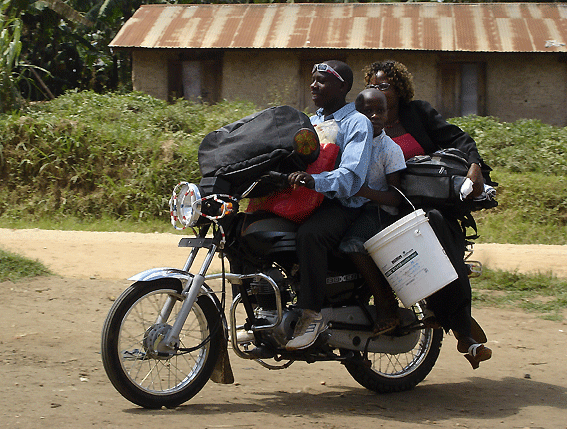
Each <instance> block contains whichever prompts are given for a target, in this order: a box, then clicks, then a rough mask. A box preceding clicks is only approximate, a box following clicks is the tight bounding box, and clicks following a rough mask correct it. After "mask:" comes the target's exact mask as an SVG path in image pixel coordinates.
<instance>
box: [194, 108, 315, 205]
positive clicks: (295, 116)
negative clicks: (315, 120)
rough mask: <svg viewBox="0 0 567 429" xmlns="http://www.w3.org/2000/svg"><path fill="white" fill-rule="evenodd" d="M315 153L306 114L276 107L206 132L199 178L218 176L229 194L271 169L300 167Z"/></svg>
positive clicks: (288, 170)
mask: <svg viewBox="0 0 567 429" xmlns="http://www.w3.org/2000/svg"><path fill="white" fill-rule="evenodd" d="M318 154H319V140H318V138H317V134H316V132H315V129H314V128H313V125H311V122H310V121H309V117H308V116H307V115H306V114H305V113H303V112H300V111H299V110H297V109H294V108H293V107H290V106H277V107H271V108H269V109H265V110H262V111H261V112H258V113H254V114H252V115H249V116H247V117H245V118H242V119H240V120H238V121H236V122H234V123H232V124H229V125H225V126H224V127H222V128H220V129H218V130H216V131H212V132H211V133H209V134H207V135H206V136H205V138H204V139H203V141H202V142H201V144H200V146H199V152H198V157H199V168H200V170H201V175H202V176H203V178H221V179H222V180H223V181H226V182H227V183H229V187H230V189H229V190H227V192H231V193H233V192H239V191H242V190H243V189H244V188H246V187H247V186H248V185H249V184H250V183H251V182H252V181H254V180H256V179H257V178H259V177H260V176H262V175H263V174H265V173H266V172H268V171H271V170H275V171H280V172H282V173H291V172H293V171H298V170H304V169H305V168H306V167H307V165H308V164H310V163H311V162H313V161H314V160H315V159H317V156H318ZM271 190H273V188H272V189H271ZM257 194H258V192H256V193H255V195H250V196H258V195H257Z"/></svg>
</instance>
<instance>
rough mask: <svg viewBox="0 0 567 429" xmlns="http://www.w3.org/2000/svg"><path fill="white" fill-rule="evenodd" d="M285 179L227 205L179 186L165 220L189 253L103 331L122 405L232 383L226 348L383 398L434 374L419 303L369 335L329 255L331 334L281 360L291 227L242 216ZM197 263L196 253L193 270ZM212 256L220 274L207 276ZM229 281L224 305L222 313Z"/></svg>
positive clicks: (157, 403)
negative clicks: (334, 373)
mask: <svg viewBox="0 0 567 429" xmlns="http://www.w3.org/2000/svg"><path fill="white" fill-rule="evenodd" d="M286 177H287V175H286V174H284V173H280V172H277V171H272V172H270V173H268V174H263V175H262V176H260V177H258V178H257V179H255V180H253V181H252V183H251V184H250V186H248V187H247V188H246V189H244V191H243V192H239V193H238V194H234V195H231V194H227V193H224V192H223V191H225V190H226V189H227V188H226V187H225V186H222V181H221V180H220V179H214V180H212V179H211V178H204V179H203V180H201V182H200V184H199V185H196V184H193V183H187V182H182V183H180V184H179V185H177V186H176V188H175V189H174V192H173V195H172V197H171V200H170V209H171V215H172V221H173V223H174V226H176V225H177V224H179V223H180V224H181V225H182V227H183V228H191V229H192V230H193V232H194V235H195V236H194V237H183V238H181V240H180V242H179V246H180V247H187V248H188V249H191V250H190V252H189V256H188V259H187V261H186V262H185V265H184V266H183V267H181V268H155V269H149V270H147V271H144V272H142V273H139V274H137V275H135V276H133V277H131V279H130V280H132V281H133V282H134V283H133V284H132V285H131V286H130V287H128V288H127V289H126V290H125V291H124V292H123V293H122V294H121V295H120V297H119V298H117V300H116V301H115V302H114V304H113V305H112V308H111V309H110V312H109V314H108V316H107V318H106V320H105V323H104V327H103V331H102V361H103V364H104V368H105V370H106V373H107V375H108V378H109V379H110V381H111V382H112V384H113V385H114V387H115V388H116V390H118V392H119V393H120V394H122V395H123V396H124V397H125V398H126V399H128V400H129V401H131V402H133V403H134V404H137V405H139V406H142V407H146V408H160V407H175V406H177V405H179V404H181V403H183V402H186V401H188V400H189V399H191V398H192V397H193V396H195V395H196V394H197V393H198V392H199V391H200V390H201V389H202V388H203V387H204V386H205V384H206V383H207V381H208V380H209V379H211V380H212V381H214V382H218V383H232V382H233V381H234V376H233V373H232V369H231V366H230V362H229V355H228V343H230V345H231V348H232V350H233V352H234V353H235V354H236V356H237V357H239V358H242V359H248V360H253V361H255V362H257V363H258V364H260V365H261V366H263V367H265V368H267V369H271V370H274V369H285V368H288V367H289V366H290V365H291V364H292V363H293V362H295V361H304V362H308V363H315V362H321V361H334V362H337V363H341V364H343V365H344V367H345V368H346V370H347V371H348V372H349V374H350V375H351V376H352V377H353V378H354V380H356V381H357V382H358V383H359V384H360V385H362V386H364V387H365V388H367V389H369V390H372V391H375V392H380V393H389V392H399V391H406V390H409V389H412V388H413V387H415V386H416V385H417V384H418V383H420V382H421V381H422V380H423V379H424V378H425V377H426V376H427V375H428V374H429V372H430V371H431V370H432V368H433V366H434V365H435V362H436V360H437V358H438V356H439V352H440V349H441V344H442V340H443V331H442V329H440V328H436V327H435V326H432V325H430V324H428V323H427V320H428V319H429V317H430V316H432V314H431V313H430V312H428V310H427V307H426V302H425V301H420V302H417V303H416V304H414V305H412V306H411V307H409V308H405V307H402V306H400V307H399V309H398V311H399V317H400V320H401V323H400V325H399V326H398V327H397V328H396V329H395V330H393V331H390V332H388V333H386V334H383V335H378V336H376V335H374V334H373V326H374V321H375V320H376V319H377V317H378V316H379V315H378V314H376V310H375V306H374V305H373V304H372V301H371V294H370V293H369V292H368V290H367V287H366V286H365V283H364V279H363V278H362V276H361V275H360V274H359V273H358V272H357V271H356V269H355V267H354V265H353V264H352V263H351V262H350V261H349V260H348V259H347V258H345V257H343V256H342V255H340V254H336V253H331V254H330V255H329V258H330V259H329V261H330V263H329V271H328V274H327V287H326V289H325V291H324V293H325V305H324V308H323V310H322V313H323V314H324V316H325V318H326V320H329V323H328V328H327V329H326V330H325V331H324V332H322V333H321V334H320V335H319V337H318V338H317V340H316V342H315V343H314V344H313V345H312V346H310V347H309V348H306V349H304V350H297V351H288V350H286V349H285V345H286V343H287V342H288V341H289V340H290V339H291V337H292V334H293V331H294V327H295V324H296V323H297V320H298V318H299V312H298V311H297V309H296V307H295V305H294V304H295V302H296V299H297V295H298V293H300V291H299V288H298V285H299V278H298V277H299V274H298V260H297V256H296V251H295V245H296V242H295V235H296V231H297V228H298V225H297V224H296V223H294V222H292V221H290V220H287V219H285V218H282V217H278V216H275V215H273V214H271V213H265V212H261V213H245V212H243V211H242V210H240V205H241V204H242V203H243V200H246V199H247V198H249V197H250V196H251V195H253V194H254V190H255V189H256V190H257V189H258V188H261V187H263V186H264V187H266V186H270V184H274V183H276V182H278V181H283V182H285V183H287V182H286V180H287V179H286ZM199 252H204V253H205V255H204V258H203V260H202V261H203V262H202V263H201V265H200V266H198V264H196V261H197V259H198V258H197V256H198V255H199ZM215 254H218V255H219V256H220V258H221V262H222V271H221V272H220V273H213V274H209V273H208V271H209V269H210V267H211V264H212V262H213V258H214V257H215ZM201 256H202V253H201ZM469 256H470V252H469ZM226 260H227V261H228V262H229V264H230V268H227V267H226V263H225V261H226ZM194 265H195V266H194ZM470 265H471V266H474V264H470ZM211 282H215V283H220V285H221V288H220V290H214V289H213V287H212V286H211V284H212V283H211ZM227 282H228V283H230V284H231V286H232V287H231V289H232V295H233V300H232V303H231V304H230V308H229V309H228V314H226V312H225V310H226V301H227V298H226V296H227V289H228V288H227Z"/></svg>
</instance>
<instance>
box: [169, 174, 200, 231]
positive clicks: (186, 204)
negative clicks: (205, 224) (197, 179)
mask: <svg viewBox="0 0 567 429" xmlns="http://www.w3.org/2000/svg"><path fill="white" fill-rule="evenodd" d="M169 213H170V216H171V224H172V225H173V227H174V228H176V229H185V228H187V227H188V226H189V227H191V226H195V225H196V224H197V221H198V220H199V217H200V216H201V191H200V190H199V187H198V186H197V185H195V184H194V183H188V182H180V183H178V184H177V186H175V188H174V189H173V194H172V195H171V199H170V200H169ZM177 222H179V223H180V224H181V226H182V228H179V227H178V226H177Z"/></svg>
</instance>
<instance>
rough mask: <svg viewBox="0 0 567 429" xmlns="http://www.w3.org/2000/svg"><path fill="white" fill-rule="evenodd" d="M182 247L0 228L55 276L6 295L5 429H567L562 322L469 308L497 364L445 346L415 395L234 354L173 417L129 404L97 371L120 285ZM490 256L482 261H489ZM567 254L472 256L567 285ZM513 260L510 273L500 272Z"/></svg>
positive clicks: (113, 236)
mask: <svg viewBox="0 0 567 429" xmlns="http://www.w3.org/2000/svg"><path fill="white" fill-rule="evenodd" d="M178 239H179V236H178V235H175V234H133V233H128V234H122V233H79V232H58V231H54V232H49V231H40V230H16V231H14V230H5V229H0V247H1V248H3V249H7V250H11V251H14V252H18V253H20V254H23V255H26V256H28V257H32V258H34V259H39V260H40V261H42V262H43V263H45V264H46V265H47V266H49V267H50V268H51V269H52V270H53V271H54V272H56V273H57V276H53V277H50V278H37V279H33V280H31V281H24V282H18V283H11V282H4V283H0V312H1V314H2V318H1V320H2V327H3V329H2V330H1V331H0V345H1V348H0V368H2V376H3V377H2V379H3V381H4V383H3V388H2V390H1V393H0V410H1V415H2V419H1V420H0V427H10V428H47V427H49V428H91V427H94V428H123V427H142V426H143V427H165V426H169V425H171V426H175V427H179V428H185V427H192V428H258V429H260V428H261V429H270V428H278V429H281V428H283V427H286V428H318V429H325V428H345V429H346V428H349V429H350V428H366V427H369V428H376V427H385V428H394V427H395V428H401V429H404V428H422V427H423V428H428V427H436V428H455V427H466V428H549V429H552V428H553V429H556V428H560V429H561V428H567V423H566V422H567V371H566V370H565V362H566V361H567V345H566V344H567V322H565V321H564V322H552V321H546V320H541V319H538V318H537V317H536V316H534V315H531V314H526V313H523V312H519V311H504V310H501V309H492V308H482V309H474V315H475V317H476V318H477V320H479V321H480V322H481V323H482V325H483V326H484V327H485V329H486V332H487V335H488V338H489V343H488V345H489V346H490V347H491V348H492V349H493V351H494V357H493V358H492V359H491V360H490V361H487V362H484V363H483V364H481V367H480V368H479V369H478V370H476V371H473V370H472V369H471V368H470V366H469V364H468V363H467V361H466V360H465V359H464V358H463V357H462V356H461V355H460V354H459V353H458V352H457V351H456V350H455V340H454V338H453V337H451V336H446V338H445V340H444V347H443V349H442V351H441V355H440V357H439V360H438V362H437V364H436V366H435V367H434V369H433V371H432V372H431V374H430V375H429V376H428V377H427V378H426V380H425V381H424V382H422V383H421V384H420V385H418V386H417V387H416V389H414V390H413V391H411V392H405V393H401V394H393V395H376V394H374V393H372V392H370V391H367V390H365V389H364V388H362V387H361V386H359V385H358V384H357V383H356V382H355V381H354V380H353V379H352V378H351V377H350V376H349V375H348V373H347V372H346V370H345V369H344V368H343V367H342V366H341V365H340V364H336V363H317V364H311V365H308V364H305V363H301V362H296V363H294V364H293V365H292V366H291V367H290V368H288V369H287V370H283V371H269V370H267V369H264V368H262V367H260V366H259V365H258V364H257V363H255V362H253V361H244V360H242V359H239V358H238V357H236V356H235V355H234V354H233V353H232V352H230V357H231V363H232V366H233V371H234V375H235V379H236V383H235V384H232V385H217V384H214V383H212V382H209V383H208V384H207V385H206V386H205V388H204V389H203V390H202V391H201V392H200V393H199V394H198V395H197V396H196V397H195V398H193V399H192V400H191V401H190V402H188V403H186V404H184V405H183V406H181V407H178V408H176V409H174V410H154V411H148V410H144V409H141V408H139V407H136V406H134V405H132V404H131V403H129V402H127V401H126V400H125V399H123V398H122V397H121V396H120V395H119V394H118V393H117V392H116V391H115V390H114V389H113V387H112V386H111V385H110V383H109V381H108V379H107V378H106V375H105V373H104V370H103V368H102V364H101V362H100V351H99V348H100V344H99V343H100V331H101V328H102V324H103V321H104V318H105V316H106V313H107V312H108V309H109V308H110V306H111V305H112V300H113V299H114V298H115V297H116V296H118V294H120V292H121V291H122V290H123V289H124V288H125V287H126V286H127V285H128V284H129V282H127V281H126V280H124V279H125V278H126V277H128V276H130V275H132V274H134V273H137V272H139V271H142V270H143V269H146V268H149V267H155V266H176V267H179V266H181V265H182V264H183V261H184V258H185V256H186V251H185V250H183V249H177V247H176V244H177V241H178ZM483 255H484V256H483ZM566 255H567V250H566V249H565V248H564V246H535V247H529V248H525V247H515V246H511V247H510V246H502V245H484V246H477V252H475V256H476V259H480V260H481V261H483V262H484V263H485V264H487V265H488V266H492V267H494V268H512V269H516V268H517V269H518V270H519V271H526V270H527V271H533V270H538V269H539V270H542V271H547V270H552V271H553V272H556V273H557V275H560V276H566V277H567V275H566V273H565V271H562V270H565V266H564V261H565V260H566V258H565V256H566ZM506 261H507V262H506Z"/></svg>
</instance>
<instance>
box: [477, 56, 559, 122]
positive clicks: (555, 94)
mask: <svg viewBox="0 0 567 429" xmlns="http://www.w3.org/2000/svg"><path fill="white" fill-rule="evenodd" d="M558 58H559V57H557V56H553V55H544V54H522V55H519V54H515V55H495V56H494V57H493V59H491V61H490V62H489V64H488V67H487V79H486V80H487V91H486V92H487V114H488V115H490V116H495V117H497V118H499V119H500V120H502V121H505V122H513V121H516V120H517V119H520V118H530V119H540V120H541V121H542V122H544V123H548V124H552V125H557V126H562V127H564V126H567V63H565V62H562V61H559V60H558Z"/></svg>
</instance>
